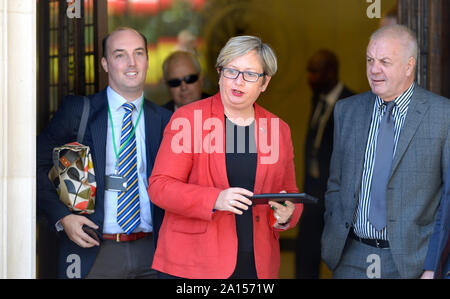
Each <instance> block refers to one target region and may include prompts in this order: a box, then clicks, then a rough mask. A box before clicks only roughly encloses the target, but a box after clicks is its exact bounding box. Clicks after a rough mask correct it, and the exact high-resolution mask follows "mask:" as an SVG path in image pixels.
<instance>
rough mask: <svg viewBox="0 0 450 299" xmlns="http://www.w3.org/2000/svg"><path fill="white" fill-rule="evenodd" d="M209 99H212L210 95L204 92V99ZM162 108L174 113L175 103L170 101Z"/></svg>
mask: <svg viewBox="0 0 450 299" xmlns="http://www.w3.org/2000/svg"><path fill="white" fill-rule="evenodd" d="M209 97H210V95H209V94H207V93H204V92H202V99H206V98H209ZM161 107H163V108H166V109H167V110H170V111H172V112H174V111H175V102H174V100H170V101H168V102H167V103H165V104H164V105H162V106H161Z"/></svg>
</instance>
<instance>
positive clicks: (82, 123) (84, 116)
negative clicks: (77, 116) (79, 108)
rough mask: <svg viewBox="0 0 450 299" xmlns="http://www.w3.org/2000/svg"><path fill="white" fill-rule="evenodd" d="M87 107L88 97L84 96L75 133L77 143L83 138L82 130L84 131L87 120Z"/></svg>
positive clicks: (88, 106)
mask: <svg viewBox="0 0 450 299" xmlns="http://www.w3.org/2000/svg"><path fill="white" fill-rule="evenodd" d="M89 109H90V105H89V98H88V97H84V104H83V114H82V115H81V120H80V126H79V127H78V134H77V142H78V143H81V142H82V141H83V138H84V132H85V131H86V127H87V121H88V118H89Z"/></svg>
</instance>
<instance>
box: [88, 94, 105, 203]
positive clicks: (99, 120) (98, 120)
mask: <svg viewBox="0 0 450 299" xmlns="http://www.w3.org/2000/svg"><path fill="white" fill-rule="evenodd" d="M107 104H108V98H107V95H106V89H104V90H103V91H101V92H100V93H97V94H95V95H94V97H93V98H92V99H91V106H92V108H93V109H92V110H93V111H92V114H91V115H92V117H91V120H90V122H89V128H90V130H91V134H92V143H93V149H94V154H95V158H94V167H95V177H96V181H97V188H99V190H101V191H100V192H99V193H100V194H102V193H103V190H104V181H105V158H106V136H107V128H108V105H107ZM101 198H103V196H101Z"/></svg>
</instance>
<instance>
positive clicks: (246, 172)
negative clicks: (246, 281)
mask: <svg viewBox="0 0 450 299" xmlns="http://www.w3.org/2000/svg"><path fill="white" fill-rule="evenodd" d="M225 124H226V129H225V132H226V154H225V157H226V167H227V176H228V183H229V184H230V187H240V188H244V189H247V190H249V191H252V192H253V188H254V185H255V177H256V165H257V159H258V154H257V150H256V139H255V122H253V123H252V124H250V125H249V126H238V125H235V124H233V123H232V122H231V121H230V120H228V118H226V116H225ZM235 218H236V233H237V238H238V258H237V265H236V270H235V273H234V274H233V276H232V277H233V278H244V277H247V276H246V275H248V272H250V273H251V274H252V275H250V276H254V277H249V278H256V269H255V264H254V254H253V213H252V208H251V207H249V209H248V210H246V211H243V214H242V215H236V216H235ZM242 268H244V269H246V270H245V271H244V269H242ZM246 273H247V274H246Z"/></svg>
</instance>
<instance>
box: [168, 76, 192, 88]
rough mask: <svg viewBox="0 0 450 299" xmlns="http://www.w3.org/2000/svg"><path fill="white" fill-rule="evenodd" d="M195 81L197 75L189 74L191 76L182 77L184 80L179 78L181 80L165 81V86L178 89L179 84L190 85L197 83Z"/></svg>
mask: <svg viewBox="0 0 450 299" xmlns="http://www.w3.org/2000/svg"><path fill="white" fill-rule="evenodd" d="M197 80H198V75H196V74H191V75H187V76H184V78H181V79H178V78H176V79H170V80H167V85H169V86H170V87H178V86H180V85H181V82H183V81H184V82H186V84H192V83H194V82H197Z"/></svg>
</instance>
